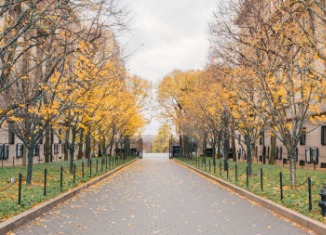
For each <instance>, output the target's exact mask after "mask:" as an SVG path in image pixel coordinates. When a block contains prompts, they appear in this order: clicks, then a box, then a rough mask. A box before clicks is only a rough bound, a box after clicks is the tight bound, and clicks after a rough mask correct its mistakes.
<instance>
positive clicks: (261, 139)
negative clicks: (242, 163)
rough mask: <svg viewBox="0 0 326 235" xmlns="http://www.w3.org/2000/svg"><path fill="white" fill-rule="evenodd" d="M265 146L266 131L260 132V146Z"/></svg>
mask: <svg viewBox="0 0 326 235" xmlns="http://www.w3.org/2000/svg"><path fill="white" fill-rule="evenodd" d="M263 144H264V131H261V132H259V145H263Z"/></svg>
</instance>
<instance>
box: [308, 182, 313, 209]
mask: <svg viewBox="0 0 326 235" xmlns="http://www.w3.org/2000/svg"><path fill="white" fill-rule="evenodd" d="M308 194H309V211H311V210H312V199H311V178H310V177H308Z"/></svg>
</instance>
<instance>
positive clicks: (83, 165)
mask: <svg viewBox="0 0 326 235" xmlns="http://www.w3.org/2000/svg"><path fill="white" fill-rule="evenodd" d="M84 169H85V163H84V161H82V177H83V179H84V176H85V171H84Z"/></svg>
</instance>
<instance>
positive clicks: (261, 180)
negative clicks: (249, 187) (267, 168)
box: [260, 168, 264, 191]
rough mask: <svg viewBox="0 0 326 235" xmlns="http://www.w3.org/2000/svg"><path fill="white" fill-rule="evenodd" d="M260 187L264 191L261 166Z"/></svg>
mask: <svg viewBox="0 0 326 235" xmlns="http://www.w3.org/2000/svg"><path fill="white" fill-rule="evenodd" d="M260 189H261V191H264V173H263V168H260Z"/></svg>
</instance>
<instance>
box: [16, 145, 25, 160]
mask: <svg viewBox="0 0 326 235" xmlns="http://www.w3.org/2000/svg"><path fill="white" fill-rule="evenodd" d="M23 150H24V145H23V144H16V157H17V158H21V157H23Z"/></svg>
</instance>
